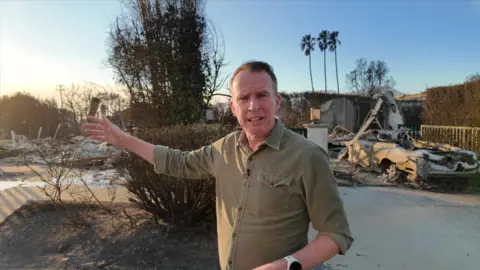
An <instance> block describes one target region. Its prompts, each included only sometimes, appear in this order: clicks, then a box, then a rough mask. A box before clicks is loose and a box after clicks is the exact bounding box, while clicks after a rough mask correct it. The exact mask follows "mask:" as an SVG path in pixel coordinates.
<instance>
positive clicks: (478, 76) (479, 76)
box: [465, 72, 480, 82]
mask: <svg viewBox="0 0 480 270" xmlns="http://www.w3.org/2000/svg"><path fill="white" fill-rule="evenodd" d="M465 81H467V82H473V81H480V73H479V72H477V73H475V74H472V75H469V76H468V77H467V78H466V79H465Z"/></svg>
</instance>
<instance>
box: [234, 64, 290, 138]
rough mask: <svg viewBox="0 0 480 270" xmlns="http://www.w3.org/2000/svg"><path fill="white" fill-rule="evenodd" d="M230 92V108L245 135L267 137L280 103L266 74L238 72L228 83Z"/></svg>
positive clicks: (246, 71)
mask: <svg viewBox="0 0 480 270" xmlns="http://www.w3.org/2000/svg"><path fill="white" fill-rule="evenodd" d="M231 93H232V99H231V101H230V108H231V109H232V113H233V115H235V117H236V118H237V120H238V122H239V124H240V126H241V127H242V128H243V130H245V132H246V133H247V134H249V135H254V136H265V137H266V136H268V134H270V131H271V130H272V128H273V127H274V125H275V113H276V112H277V111H278V110H279V109H280V101H281V97H280V95H278V94H276V93H275V90H274V84H273V81H272V80H271V79H270V76H269V75H268V73H266V72H264V71H261V72H252V71H248V70H244V71H241V72H240V73H238V74H237V76H236V77H235V79H234V81H233V83H232V89H231Z"/></svg>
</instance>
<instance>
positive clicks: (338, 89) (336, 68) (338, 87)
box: [335, 48, 340, 94]
mask: <svg viewBox="0 0 480 270" xmlns="http://www.w3.org/2000/svg"><path fill="white" fill-rule="evenodd" d="M335 71H336V73H337V93H338V94H340V85H339V84H338V65H337V49H336V48H335Z"/></svg>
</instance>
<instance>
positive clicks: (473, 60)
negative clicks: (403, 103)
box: [0, 0, 480, 97]
mask: <svg viewBox="0 0 480 270" xmlns="http://www.w3.org/2000/svg"><path fill="white" fill-rule="evenodd" d="M121 11H122V5H121V2H120V1H118V0H31V1H28V0H0V94H9V93H13V92H16V91H28V92H30V93H32V94H33V95H35V96H42V97H49V96H52V95H56V94H57V91H56V90H55V89H56V88H57V86H58V85H59V84H64V85H65V86H67V87H68V86H69V85H71V84H72V83H80V84H82V83H85V82H94V83H96V84H99V85H102V86H104V87H107V88H112V87H113V88H115V87H116V86H115V84H114V72H113V70H112V69H111V68H109V67H108V65H106V63H105V60H106V58H107V56H108V54H107V46H106V41H107V38H108V31H109V27H110V25H111V23H112V22H113V21H114V20H115V18H116V16H118V15H120V14H121ZM206 13H207V15H208V17H209V19H210V20H211V21H212V22H213V24H214V26H215V27H216V29H217V31H219V32H220V33H221V34H222V36H223V38H224V42H225V57H226V59H227V61H228V62H229V65H228V66H227V67H226V68H225V69H224V73H225V74H229V73H231V72H232V71H233V70H234V69H235V68H236V67H237V66H238V65H240V64H241V63H243V62H245V61H248V60H263V61H267V62H268V63H270V64H271V65H272V66H273V67H274V69H275V72H276V75H277V78H278V81H279V85H278V86H279V89H280V91H285V92H292V91H304V90H310V89H311V86H310V77H309V69H308V58H307V57H306V56H305V55H304V53H303V52H302V51H301V50H300V41H301V38H302V36H303V35H305V34H308V33H310V34H312V35H313V36H317V35H318V33H319V32H320V31H321V30H323V29H327V30H330V31H339V39H340V41H341V45H340V46H339V48H338V52H337V53H338V73H339V83H340V90H341V92H346V91H348V89H347V88H346V85H345V76H346V74H347V73H348V72H350V71H351V70H352V69H354V67H355V61H356V60H357V59H358V58H361V57H365V58H367V59H368V60H383V61H385V62H386V64H387V65H388V67H389V70H390V72H389V75H391V76H392V77H393V78H394V79H395V81H396V83H397V84H396V89H397V90H398V91H401V92H404V93H418V92H421V91H424V90H425V88H426V87H431V86H437V85H449V84H456V83H462V82H463V81H464V80H465V78H466V77H467V76H468V75H470V74H474V73H477V72H480V50H479V49H478V48H479V44H480V27H479V25H480V0H435V1H428V0H404V1H402V0H391V1H381V0H356V1H347V0H296V1H293V0H277V1H274V0H256V1H249V0H209V1H208V2H207V6H206ZM312 62H313V63H312V70H313V77H314V85H315V88H316V89H318V90H323V89H324V75H323V54H322V53H321V52H319V50H318V49H317V50H316V51H315V52H314V53H313V55H312ZM327 82H328V89H329V90H336V88H337V86H336V77H335V58H334V54H333V53H327ZM223 92H224V93H226V90H223Z"/></svg>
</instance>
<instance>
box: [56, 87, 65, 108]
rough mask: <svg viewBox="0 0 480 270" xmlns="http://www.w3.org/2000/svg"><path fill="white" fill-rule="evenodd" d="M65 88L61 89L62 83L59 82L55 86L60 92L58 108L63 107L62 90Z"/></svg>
mask: <svg viewBox="0 0 480 270" xmlns="http://www.w3.org/2000/svg"><path fill="white" fill-rule="evenodd" d="M64 90H65V89H63V84H60V85H58V86H57V91H58V92H60V108H62V109H63V91H64Z"/></svg>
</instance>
